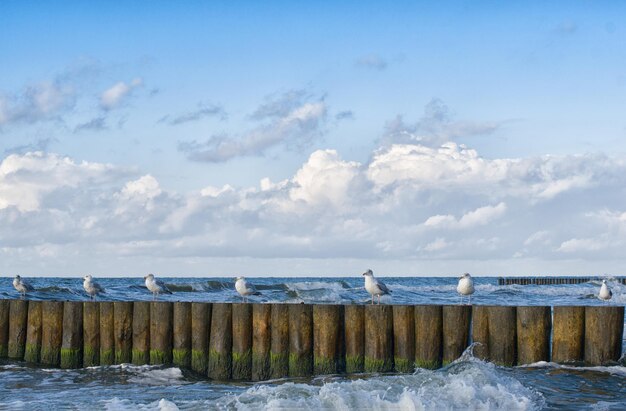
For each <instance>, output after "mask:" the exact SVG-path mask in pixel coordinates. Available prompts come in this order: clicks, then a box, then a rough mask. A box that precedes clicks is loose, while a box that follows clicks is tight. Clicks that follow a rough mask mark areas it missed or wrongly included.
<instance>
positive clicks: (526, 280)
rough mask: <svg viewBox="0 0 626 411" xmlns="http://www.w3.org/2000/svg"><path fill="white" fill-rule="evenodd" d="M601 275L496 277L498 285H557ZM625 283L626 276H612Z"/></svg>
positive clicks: (595, 278) (581, 281) (582, 281)
mask: <svg viewBox="0 0 626 411" xmlns="http://www.w3.org/2000/svg"><path fill="white" fill-rule="evenodd" d="M604 279H606V278H602V277H498V285H513V284H517V285H559V284H584V283H588V282H591V281H602V280H604ZM614 280H615V281H617V282H620V283H622V284H625V285H626V277H618V278H614Z"/></svg>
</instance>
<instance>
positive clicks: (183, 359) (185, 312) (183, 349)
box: [172, 302, 191, 368]
mask: <svg viewBox="0 0 626 411" xmlns="http://www.w3.org/2000/svg"><path fill="white" fill-rule="evenodd" d="M173 334H174V335H173V346H172V362H173V364H174V365H176V366H177V367H181V368H189V367H190V366H191V303H185V302H175V303H174V317H173Z"/></svg>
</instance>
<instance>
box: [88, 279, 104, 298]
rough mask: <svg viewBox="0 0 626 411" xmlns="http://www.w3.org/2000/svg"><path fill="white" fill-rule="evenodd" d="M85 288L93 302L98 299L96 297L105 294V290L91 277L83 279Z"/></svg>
mask: <svg viewBox="0 0 626 411" xmlns="http://www.w3.org/2000/svg"><path fill="white" fill-rule="evenodd" d="M83 288H84V289H85V291H86V292H87V294H89V297H90V298H91V299H92V300H95V299H96V296H97V295H98V294H100V293H104V292H105V291H104V288H103V287H102V286H101V285H100V284H98V283H97V282H95V281H94V280H93V277H92V276H91V275H86V276H84V277H83Z"/></svg>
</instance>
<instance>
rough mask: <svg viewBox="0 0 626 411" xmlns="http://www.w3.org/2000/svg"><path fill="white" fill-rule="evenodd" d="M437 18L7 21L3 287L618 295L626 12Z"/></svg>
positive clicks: (119, 13)
mask: <svg viewBox="0 0 626 411" xmlns="http://www.w3.org/2000/svg"><path fill="white" fill-rule="evenodd" d="M431 3H432V2H419V3H416V2H406V3H402V2H395V3H394V4H392V5H389V4H383V3H374V2H342V3H341V4H336V2H315V3H310V4H304V3H301V4H298V3H293V2H270V3H269V4H259V3H257V2H221V3H218V2H179V3H171V2H133V3H132V4H124V3H122V2H120V3H117V4H110V3H109V2H97V3H96V2H91V3H79V2H45V3H44V2H17V1H5V2H2V3H1V4H0V220H2V223H3V226H4V227H5V229H4V230H3V231H4V233H0V256H1V257H2V258H1V261H2V263H0V273H2V274H5V275H9V274H12V272H13V271H16V270H17V271H20V272H22V273H24V274H28V275H46V274H58V275H61V274H67V275H81V274H83V273H84V272H85V271H90V270H95V271H96V273H95V274H100V275H130V274H132V273H135V272H140V273H141V272H144V271H154V272H163V274H166V275H167V274H170V275H230V274H231V273H232V272H233V271H237V272H240V273H244V274H247V275H267V274H269V273H272V274H315V273H322V274H327V275H339V274H343V275H346V274H350V273H352V271H354V272H357V273H358V272H362V271H363V270H362V269H363V268H364V266H372V267H374V268H376V269H377V270H378V271H382V273H384V274H390V275H391V274H431V275H435V274H451V273H452V274H456V273H457V272H459V271H460V272H463V271H468V270H470V269H471V270H473V271H475V272H476V274H478V275H480V274H498V273H519V274H529V273H531V272H533V273H536V272H543V273H551V272H559V273H569V272H572V271H577V272H580V273H581V274H582V273H585V274H588V273H589V271H592V270H593V271H596V270H597V271H598V272H608V273H615V274H623V272H619V270H620V269H621V268H620V267H622V266H623V263H624V258H623V257H622V254H623V253H621V252H620V250H623V247H624V246H625V245H626V206H624V205H623V204H622V202H623V201H622V199H623V198H626V197H625V196H624V194H626V193H625V191H626V190H625V189H626V184H624V179H623V177H622V175H623V174H622V173H623V171H625V170H624V168H625V167H626V166H625V164H626V138H625V137H626V135H625V134H626V120H624V116H623V113H624V108H625V106H626V93H625V91H626V48H625V47H624V44H625V40H626V27H625V26H624V25H623V22H622V21H621V20H620V19H619V18H618V17H619V16H622V15H624V12H625V10H624V8H626V5H623V4H621V3H618V2H519V3H514V4H513V3H512V2H506V3H504V2H438V3H437V4H431ZM572 202H574V203H575V205H574V206H573V205H572ZM298 224H299V225H300V227H296V226H297V225H298ZM41 225H45V226H46V227H50V229H45V230H42V229H41ZM341 227H344V228H343V229H342V228H341ZM172 250H175V252H174V251H172ZM69 256H72V257H71V258H70V257H69ZM511 267H515V268H514V269H512V268H511ZM359 270H360V271H359ZM261 271H262V272H261Z"/></svg>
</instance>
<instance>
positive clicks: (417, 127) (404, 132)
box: [381, 98, 501, 147]
mask: <svg viewBox="0 0 626 411" xmlns="http://www.w3.org/2000/svg"><path fill="white" fill-rule="evenodd" d="M500 126H501V123H498V122H493V121H488V122H475V121H459V120H455V119H454V116H453V114H452V113H451V111H450V108H449V107H448V106H447V105H446V104H445V103H444V102H443V101H441V100H440V99H437V98H434V99H432V100H431V101H430V102H429V103H428V104H427V105H426V106H425V107H424V114H423V115H422V117H421V118H420V119H419V120H418V121H417V122H416V123H407V122H406V121H405V120H404V117H403V116H401V115H398V116H396V117H395V118H394V119H393V120H391V121H389V122H387V124H386V125H385V133H384V135H383V138H382V139H381V143H382V144H386V145H389V144H420V145H426V146H431V147H436V146H440V145H441V144H444V143H446V142H449V141H454V140H456V139H458V138H461V137H472V136H484V135H489V134H492V133H493V132H495V131H496V130H497V129H498V128H499V127H500Z"/></svg>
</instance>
